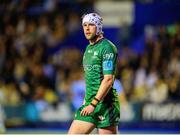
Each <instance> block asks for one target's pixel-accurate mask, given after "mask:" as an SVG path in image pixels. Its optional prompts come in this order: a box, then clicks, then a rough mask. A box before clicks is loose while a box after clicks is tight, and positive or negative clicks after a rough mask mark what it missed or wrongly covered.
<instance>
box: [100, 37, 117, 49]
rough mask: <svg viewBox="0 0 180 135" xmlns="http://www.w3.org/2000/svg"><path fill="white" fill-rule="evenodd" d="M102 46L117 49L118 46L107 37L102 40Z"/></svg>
mask: <svg viewBox="0 0 180 135" xmlns="http://www.w3.org/2000/svg"><path fill="white" fill-rule="evenodd" d="M102 47H103V48H106V49H113V50H117V47H116V46H115V45H114V44H113V43H112V42H111V41H110V40H108V39H106V38H105V39H104V40H103V41H102Z"/></svg>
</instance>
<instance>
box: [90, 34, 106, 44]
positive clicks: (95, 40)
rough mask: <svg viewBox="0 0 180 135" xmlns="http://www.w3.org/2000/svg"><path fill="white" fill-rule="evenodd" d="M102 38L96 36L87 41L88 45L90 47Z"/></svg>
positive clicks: (101, 36)
mask: <svg viewBox="0 0 180 135" xmlns="http://www.w3.org/2000/svg"><path fill="white" fill-rule="evenodd" d="M103 38H104V36H103V35H102V34H100V35H98V36H95V37H94V38H93V39H91V40H89V43H90V44H91V45H94V44H96V43H97V42H98V41H99V40H101V39H103Z"/></svg>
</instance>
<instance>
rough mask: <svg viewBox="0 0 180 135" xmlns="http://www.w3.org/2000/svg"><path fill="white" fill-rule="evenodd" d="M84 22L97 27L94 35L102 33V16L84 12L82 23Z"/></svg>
mask: <svg viewBox="0 0 180 135" xmlns="http://www.w3.org/2000/svg"><path fill="white" fill-rule="evenodd" d="M84 23H92V24H95V25H96V27H97V31H96V35H99V34H101V33H103V31H102V25H103V24H102V18H101V17H100V16H99V15H98V14H96V13H89V14H86V15H85V16H84V17H83V19H82V24H84Z"/></svg>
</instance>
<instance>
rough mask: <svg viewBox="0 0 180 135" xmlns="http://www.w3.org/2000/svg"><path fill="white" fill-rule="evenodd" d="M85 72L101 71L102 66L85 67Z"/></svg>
mask: <svg viewBox="0 0 180 135" xmlns="http://www.w3.org/2000/svg"><path fill="white" fill-rule="evenodd" d="M83 66H84V70H85V71H91V70H100V68H101V66H100V65H97V64H96V65H83Z"/></svg>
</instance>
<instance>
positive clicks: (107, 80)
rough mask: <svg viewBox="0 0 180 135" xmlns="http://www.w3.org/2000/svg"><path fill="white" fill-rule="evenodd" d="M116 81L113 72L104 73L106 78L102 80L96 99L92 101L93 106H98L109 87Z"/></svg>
mask: <svg viewBox="0 0 180 135" xmlns="http://www.w3.org/2000/svg"><path fill="white" fill-rule="evenodd" d="M113 81H114V76H113V75H112V74H109V75H104V79H103V80H102V82H101V85H100V87H99V90H98V92H97V94H96V96H95V99H93V101H92V102H91V105H92V106H94V107H95V106H96V105H97V104H98V103H99V102H100V101H101V100H102V99H103V98H104V97H105V96H106V95H107V93H108V91H109V89H110V88H111V87H112V84H113Z"/></svg>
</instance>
